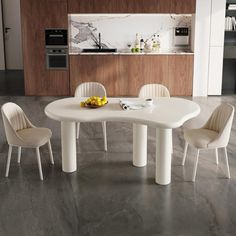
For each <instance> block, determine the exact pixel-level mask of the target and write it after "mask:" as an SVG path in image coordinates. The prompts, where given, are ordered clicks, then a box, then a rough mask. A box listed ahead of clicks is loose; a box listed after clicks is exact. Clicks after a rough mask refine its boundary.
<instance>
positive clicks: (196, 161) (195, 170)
mask: <svg viewBox="0 0 236 236" xmlns="http://www.w3.org/2000/svg"><path fill="white" fill-rule="evenodd" d="M198 157H199V149H197V156H196V160H195V164H194V169H193V178H192V181H193V182H195V179H196V174H197V165H198Z"/></svg>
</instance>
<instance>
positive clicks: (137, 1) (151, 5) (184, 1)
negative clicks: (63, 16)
mask: <svg viewBox="0 0 236 236" xmlns="http://www.w3.org/2000/svg"><path fill="white" fill-rule="evenodd" d="M195 5H196V0H68V12H69V13H182V14H184V13H195Z"/></svg>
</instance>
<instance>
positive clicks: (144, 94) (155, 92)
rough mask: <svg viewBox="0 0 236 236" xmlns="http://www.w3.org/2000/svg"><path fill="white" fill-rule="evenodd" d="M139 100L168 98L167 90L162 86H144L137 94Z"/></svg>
mask: <svg viewBox="0 0 236 236" xmlns="http://www.w3.org/2000/svg"><path fill="white" fill-rule="evenodd" d="M139 97H141V98H155V97H170V92H169V90H168V89H167V88H166V87H165V86H164V85H162V84H145V85H143V86H142V87H141V89H140V92H139Z"/></svg>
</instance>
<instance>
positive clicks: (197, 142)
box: [184, 129, 219, 148]
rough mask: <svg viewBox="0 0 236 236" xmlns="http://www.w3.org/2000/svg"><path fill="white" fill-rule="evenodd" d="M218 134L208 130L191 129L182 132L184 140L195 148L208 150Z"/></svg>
mask: <svg viewBox="0 0 236 236" xmlns="http://www.w3.org/2000/svg"><path fill="white" fill-rule="evenodd" d="M218 135H219V134H218V132H215V131H212V130H209V129H191V130H186V131H184V138H185V140H186V141H187V142H188V143H189V144H190V145H192V146H194V147H196V148H208V145H209V144H210V143H211V142H212V141H214V140H215V139H216V137H217V136H218Z"/></svg>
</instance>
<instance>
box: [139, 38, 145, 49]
mask: <svg viewBox="0 0 236 236" xmlns="http://www.w3.org/2000/svg"><path fill="white" fill-rule="evenodd" d="M144 46H145V42H144V40H143V37H141V39H140V50H141V52H143V50H144Z"/></svg>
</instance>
